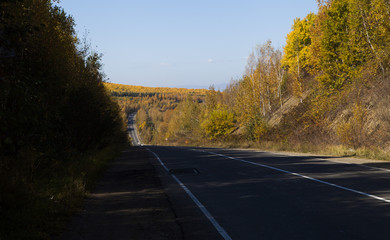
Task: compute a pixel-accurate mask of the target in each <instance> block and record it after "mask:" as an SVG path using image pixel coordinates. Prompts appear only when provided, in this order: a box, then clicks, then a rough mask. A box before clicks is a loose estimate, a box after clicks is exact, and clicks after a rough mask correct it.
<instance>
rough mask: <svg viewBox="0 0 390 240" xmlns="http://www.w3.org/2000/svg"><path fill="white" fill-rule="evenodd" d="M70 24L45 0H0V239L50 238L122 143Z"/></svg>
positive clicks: (119, 122)
mask: <svg viewBox="0 0 390 240" xmlns="http://www.w3.org/2000/svg"><path fill="white" fill-rule="evenodd" d="M74 25H75V22H74V20H73V19H72V17H70V16H69V15H67V14H66V13H65V11H64V10H63V9H62V8H60V7H58V6H56V5H55V4H54V3H53V2H52V1H50V0H39V1H36V0H20V1H11V0H9V1H8V0H4V1H1V2H0V92H1V94H0V239H50V238H51V237H52V236H51V234H53V233H55V232H58V231H59V229H60V228H61V226H62V224H63V223H64V221H65V219H67V218H68V217H69V215H70V214H71V213H73V212H74V211H75V210H77V209H78V208H80V206H81V203H82V199H83V198H84V196H85V194H86V192H87V190H88V187H90V186H91V185H92V182H93V180H94V179H95V178H96V176H97V175H98V174H99V171H101V170H102V169H103V167H104V166H105V164H106V162H107V161H108V160H110V159H112V158H113V157H114V156H115V155H116V154H117V152H119V151H120V150H121V149H122V148H123V146H124V144H126V143H127V134H126V131H125V130H126V127H125V124H124V118H123V117H124V116H123V114H122V113H121V112H120V108H119V106H118V104H117V103H116V102H115V101H113V100H112V98H111V96H110V95H109V94H108V93H107V91H106V90H105V87H104V84H103V83H104V81H105V76H104V73H103V72H102V70H101V66H102V63H101V55H100V54H98V53H97V52H95V51H93V49H91V48H90V47H89V44H88V41H84V40H83V39H78V38H77V36H76V33H75V30H74Z"/></svg>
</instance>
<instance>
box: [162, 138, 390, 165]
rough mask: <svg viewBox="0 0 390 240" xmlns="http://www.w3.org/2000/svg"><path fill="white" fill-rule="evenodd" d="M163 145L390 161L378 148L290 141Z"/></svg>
mask: <svg viewBox="0 0 390 240" xmlns="http://www.w3.org/2000/svg"><path fill="white" fill-rule="evenodd" d="M161 144H162V145H171V146H194V147H215V148H243V149H256V150H262V151H275V152H296V153H311V154H316V155H328V156H335V157H353V158H365V159H372V160H386V161H390V153H387V152H385V151H383V150H381V149H378V148H374V147H373V148H358V149H352V148H350V147H347V146H344V145H330V144H328V145H327V144H312V143H309V142H306V143H290V142H288V141H284V142H283V141H281V142H275V141H259V142H255V141H249V140H245V139H228V140H224V141H210V140H205V139H201V140H199V139H190V140H188V138H186V139H185V141H184V139H175V141H173V142H162V143H161Z"/></svg>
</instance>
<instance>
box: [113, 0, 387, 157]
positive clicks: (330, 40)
mask: <svg viewBox="0 0 390 240" xmlns="http://www.w3.org/2000/svg"><path fill="white" fill-rule="evenodd" d="M389 17H390V2H388V1H387V0H364V1H361V0H329V1H325V0H319V1H318V12H317V13H310V14H308V15H307V16H306V17H305V18H303V19H300V18H296V19H295V20H294V22H293V23H292V28H291V32H290V33H289V34H288V35H287V36H286V43H285V46H284V48H283V49H277V48H275V47H274V46H273V45H272V42H271V41H267V42H265V43H263V44H259V45H257V46H256V47H255V48H254V49H253V51H252V53H251V54H250V56H249V57H248V61H247V65H246V69H245V72H244V74H243V75H242V77H241V78H239V79H237V80H235V81H232V82H231V83H230V84H229V85H228V86H227V87H226V89H224V90H223V91H216V90H215V89H214V88H213V87H211V88H210V89H209V90H207V91H205V92H204V94H202V96H199V95H197V94H195V93H192V94H186V95H185V96H184V95H183V94H182V93H180V94H179V93H178V92H177V93H176V95H177V96H180V99H175V98H174V97H173V98H169V97H168V96H169V95H164V94H163V92H162V91H159V90H158V89H155V92H156V93H153V94H152V95H143V96H141V95H140V94H144V93H143V92H142V91H141V90H140V89H141V87H139V88H140V89H139V90H136V89H133V90H132V91H130V92H132V93H131V94H133V95H132V97H128V96H129V94H130V93H126V94H127V95H126V94H124V93H123V92H120V91H117V90H112V95H114V96H117V98H118V99H120V101H121V105H122V108H123V109H125V108H127V111H137V112H138V113H137V119H136V120H137V123H138V129H139V132H140V133H141V136H142V139H143V141H144V142H145V143H153V144H174V145H198V146H202V145H215V146H218V145H221V146H237V147H264V148H268V149H270V148H271V149H277V150H295V151H315V152H322V153H332V154H341V155H359V156H364V157H374V158H388V152H389V151H390V148H389V147H388V146H390V145H389V143H390V134H389V132H390V131H389V130H390V111H389V109H388V105H389V94H388V93H389V90H390V89H389V84H390V82H389V73H388V70H389V66H390V21H389V20H388V19H389ZM165 91H168V90H165ZM172 91H173V90H172ZM131 94H130V95H131ZM149 94H151V93H149ZM136 95H137V96H136ZM174 95H175V94H173V95H171V96H174ZM135 98H136V99H138V100H137V104H134V102H133V100H132V99H135ZM126 101H128V102H126Z"/></svg>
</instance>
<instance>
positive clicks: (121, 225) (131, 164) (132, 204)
mask: <svg viewBox="0 0 390 240" xmlns="http://www.w3.org/2000/svg"><path fill="white" fill-rule="evenodd" d="M149 157H150V156H149V154H148V152H147V151H146V150H145V149H143V148H140V147H131V148H129V149H127V150H126V151H124V152H123V153H122V154H121V156H120V157H119V158H118V159H117V160H116V161H114V162H113V163H112V164H111V165H110V167H109V169H108V170H107V172H106V173H105V174H104V176H103V178H102V180H101V181H100V183H99V184H98V186H97V187H96V190H95V191H93V192H92V193H91V194H90V196H89V197H88V198H87V199H86V201H85V207H84V210H83V211H82V212H81V213H80V214H78V215H77V216H75V217H74V218H73V219H72V221H71V223H70V224H69V226H68V228H67V230H66V231H65V232H64V233H63V234H62V235H61V236H60V237H59V239H64V240H65V239H66V240H68V239H94V240H96V239H151V240H154V239H156V240H157V239H158V240H160V239H174V240H176V239H183V234H182V232H181V229H180V226H179V225H178V224H177V222H176V216H175V213H174V211H173V210H172V208H171V205H170V202H169V199H168V197H167V195H166V194H165V192H164V189H163V186H162V185H161V182H160V179H159V178H158V176H157V173H156V170H155V169H154V167H153V166H152V164H151V162H150V161H149Z"/></svg>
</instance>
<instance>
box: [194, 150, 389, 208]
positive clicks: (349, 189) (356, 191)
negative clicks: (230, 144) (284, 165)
mask: <svg viewBox="0 0 390 240" xmlns="http://www.w3.org/2000/svg"><path fill="white" fill-rule="evenodd" d="M193 150H194V151H199V150H196V149H193ZM201 151H202V150H201ZM202 152H205V153H209V154H213V155H217V156H220V157H224V158H229V159H231V160H236V161H240V162H244V163H249V164H252V165H256V166H260V167H264V168H269V169H273V170H276V171H279V172H284V173H287V174H291V175H294V176H297V177H302V178H306V179H309V180H312V181H314V182H319V183H323V184H326V185H329V186H332V187H336V188H340V189H343V190H346V191H350V192H354V193H357V194H360V195H364V196H366V197H370V198H374V199H377V200H380V201H383V202H387V203H390V200H389V199H386V198H382V197H378V196H376V195H372V194H368V193H365V192H361V191H358V190H355V189H352V188H347V187H343V186H340V185H337V184H334V183H330V182H326V181H322V180H319V179H316V178H312V177H309V176H306V175H302V174H299V173H295V172H290V171H287V170H283V169H280V168H276V167H271V166H268V165H265V164H261V163H255V162H250V161H246V160H243V159H239V158H234V157H230V156H226V155H223V154H219V153H215V152H207V151H202Z"/></svg>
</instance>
